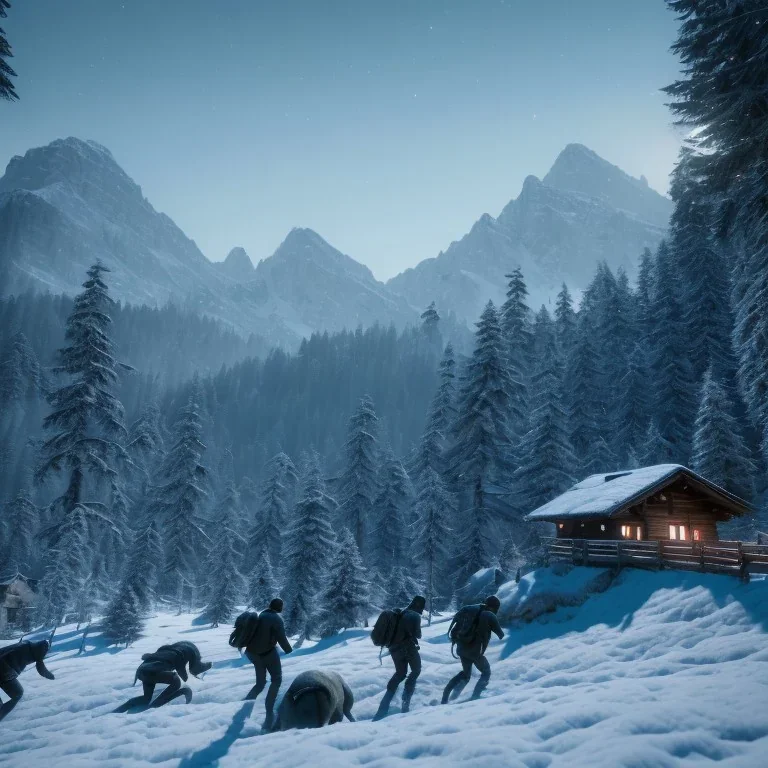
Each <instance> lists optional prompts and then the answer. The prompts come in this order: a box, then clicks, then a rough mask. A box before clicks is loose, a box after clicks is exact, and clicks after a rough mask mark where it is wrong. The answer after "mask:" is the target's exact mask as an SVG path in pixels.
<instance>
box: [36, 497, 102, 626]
mask: <svg viewBox="0 0 768 768" xmlns="http://www.w3.org/2000/svg"><path fill="white" fill-rule="evenodd" d="M89 538H90V537H89V533H88V522H87V519H86V514H85V509H84V507H83V506H82V505H78V506H76V507H75V508H74V509H73V510H72V511H71V512H70V513H69V514H67V516H66V517H65V518H64V520H63V522H62V523H61V525H60V526H59V529H58V536H57V538H56V543H55V544H54V545H53V546H52V547H51V548H50V549H49V550H48V552H47V554H46V568H45V573H44V575H43V578H42V581H41V582H40V587H39V592H40V600H39V602H38V605H37V616H38V621H39V623H41V624H44V625H51V624H53V625H54V626H58V625H59V624H61V623H62V621H63V620H64V618H65V616H66V615H67V612H68V611H70V610H72V609H73V608H74V607H75V598H76V597H77V595H78V592H79V591H80V589H81V586H82V582H83V577H84V576H85V569H86V564H87V563H89V562H90V561H91V558H92V557H93V552H92V550H91V549H90V548H89Z"/></svg>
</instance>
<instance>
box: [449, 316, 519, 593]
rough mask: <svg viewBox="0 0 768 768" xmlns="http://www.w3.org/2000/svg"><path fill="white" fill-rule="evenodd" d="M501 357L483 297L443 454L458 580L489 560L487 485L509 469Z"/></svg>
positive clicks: (493, 511) (503, 482) (491, 516)
mask: <svg viewBox="0 0 768 768" xmlns="http://www.w3.org/2000/svg"><path fill="white" fill-rule="evenodd" d="M506 362H507V361H506V357H505V355H504V354H503V352H502V339H501V328H500V326H499V319H498V315H497V313H496V308H495V307H494V306H493V302H488V304H487V306H486V308H485V310H484V311H483V314H482V316H481V318H480V321H479V322H478V323H477V333H476V344H475V351H474V354H473V356H472V358H471V359H470V360H469V362H468V364H467V368H466V371H465V373H464V376H463V381H462V387H461V393H460V396H459V400H458V406H457V417H456V421H455V423H454V425H453V428H452V430H451V432H452V438H453V445H452V446H451V448H450V449H449V450H448V451H447V453H446V460H447V466H448V476H449V478H450V480H451V482H452V484H453V487H455V488H456V489H457V490H458V491H459V493H460V497H459V498H460V504H461V505H462V506H461V510H460V512H459V514H458V516H457V520H456V531H457V544H458V546H457V552H456V561H455V564H456V575H457V578H458V580H459V581H458V582H457V583H458V584H459V585H461V584H463V583H464V581H463V580H466V579H467V578H469V576H470V575H472V574H473V573H474V572H475V571H477V570H479V569H480V568H485V567H487V566H488V565H489V564H490V563H491V561H492V560H493V555H494V553H495V551H496V545H495V536H496V530H497V527H498V526H497V523H498V520H499V511H498V509H497V507H496V504H495V499H496V498H497V497H495V496H491V495H489V491H490V490H491V488H490V486H492V485H497V486H501V487H509V480H510V476H511V474H512V471H513V469H514V467H513V466H512V465H511V462H510V454H511V452H512V448H513V446H512V444H511V438H510V431H509V427H508V424H507V415H508V413H509V391H510V381H509V375H508V373H507V365H506Z"/></svg>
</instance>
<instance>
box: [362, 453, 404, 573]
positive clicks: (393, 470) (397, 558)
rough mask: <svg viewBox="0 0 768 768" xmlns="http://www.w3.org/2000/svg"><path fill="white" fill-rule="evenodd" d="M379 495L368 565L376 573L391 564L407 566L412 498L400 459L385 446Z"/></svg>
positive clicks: (374, 515) (374, 513)
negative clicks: (409, 515)
mask: <svg viewBox="0 0 768 768" xmlns="http://www.w3.org/2000/svg"><path fill="white" fill-rule="evenodd" d="M382 453H383V456H382V458H383V463H382V467H381V472H380V477H379V487H380V488H381V490H380V491H379V495H378V496H377V497H376V500H375V501H374V504H373V519H374V520H375V524H376V528H375V530H374V531H373V535H372V536H371V539H372V542H371V543H372V547H371V560H370V562H371V564H372V567H373V568H375V569H376V570H377V571H378V572H379V573H386V571H387V570H388V569H389V568H391V567H392V566H393V565H403V566H405V565H408V564H409V562H410V556H409V555H410V552H409V548H408V522H409V520H408V514H409V504H410V500H411V498H412V496H413V488H412V487H411V481H410V479H409V478H408V475H407V473H406V471H405V469H404V468H403V464H402V462H401V461H400V459H398V458H396V457H395V455H394V454H393V453H392V449H391V448H389V447H387V448H386V449H385V450H384V451H383V452H382Z"/></svg>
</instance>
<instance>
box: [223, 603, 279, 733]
mask: <svg viewBox="0 0 768 768" xmlns="http://www.w3.org/2000/svg"><path fill="white" fill-rule="evenodd" d="M282 611H283V601H282V600H281V599H280V598H279V597H276V598H275V599H274V600H273V601H272V602H271V603H270V604H269V608H267V609H266V610H265V611H262V612H261V613H260V614H259V615H258V619H257V620H256V621H253V619H252V618H251V619H250V621H248V623H247V624H246V626H245V628H244V632H243V634H242V636H241V638H240V639H235V638H234V636H235V633H236V632H237V621H240V619H241V618H242V617H239V618H238V620H237V621H236V622H235V632H233V633H232V636H233V637H232V638H230V645H233V640H234V644H235V647H238V644H239V643H243V645H240V646H239V647H241V648H243V647H244V648H245V655H246V656H247V657H248V661H250V662H251V664H253V668H254V670H255V672H256V685H254V686H253V688H251V690H250V691H249V692H248V695H247V696H246V697H245V698H246V701H247V700H249V699H250V700H253V699H256V698H257V697H258V695H259V694H260V693H261V692H262V691H263V690H264V688H265V686H266V684H267V672H269V690H268V691H267V700H266V701H265V702H264V705H265V707H266V710H267V716H266V719H265V720H264V730H267V731H269V730H271V728H272V723H273V721H274V710H275V701H276V700H277V692H278V691H279V690H280V685H281V684H282V682H283V665H282V664H281V663H280V654H279V653H278V652H277V645H278V643H279V644H280V647H281V648H282V649H283V651H284V652H285V653H290V652H291V651H292V650H293V648H292V647H291V644H290V643H289V642H288V638H287V637H286V636H285V625H284V624H283V617H282V616H281V615H280V614H281V613H282ZM246 615H250V616H251V617H253V616H254V614H243V616H246Z"/></svg>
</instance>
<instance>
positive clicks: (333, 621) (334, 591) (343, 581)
mask: <svg viewBox="0 0 768 768" xmlns="http://www.w3.org/2000/svg"><path fill="white" fill-rule="evenodd" d="M369 590H370V584H369V582H368V579H367V578H366V570H365V568H364V567H363V561H362V559H361V557H360V552H359V550H358V548H357V544H355V537H354V536H353V535H352V534H351V533H350V532H349V529H348V528H345V529H344V530H343V531H342V532H341V535H340V536H339V542H338V547H337V548H336V555H335V557H334V558H333V560H332V562H331V565H330V568H329V571H328V576H327V577H326V586H325V588H324V589H323V590H322V591H321V593H320V595H319V600H318V602H319V604H320V605H321V606H322V609H321V612H320V615H319V616H318V622H317V623H318V629H319V632H320V634H321V635H322V636H323V637H327V636H328V635H334V634H336V633H337V632H339V631H341V630H342V629H349V628H350V627H357V626H360V625H361V624H363V623H364V622H365V621H366V619H367V618H368V611H369V610H370V607H371V601H370V597H369Z"/></svg>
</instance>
